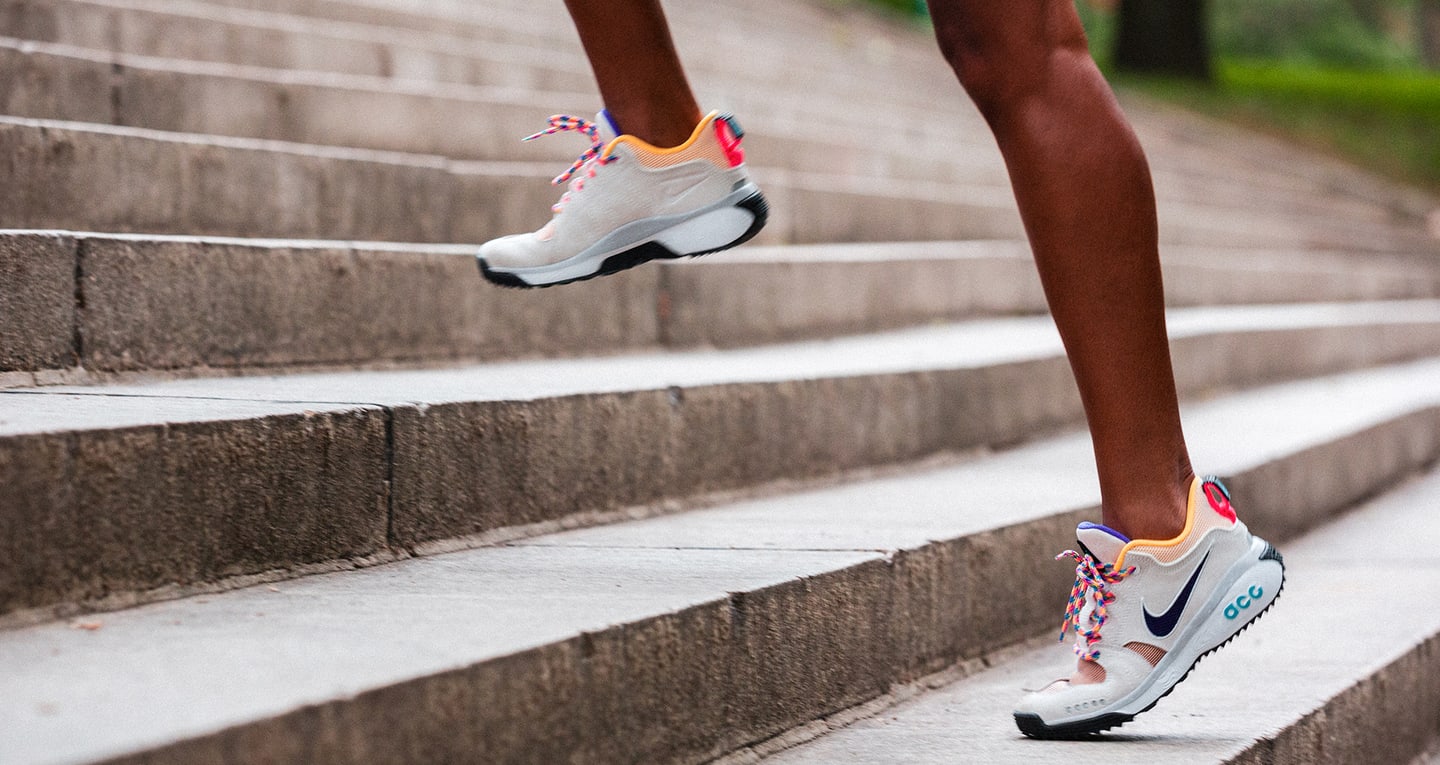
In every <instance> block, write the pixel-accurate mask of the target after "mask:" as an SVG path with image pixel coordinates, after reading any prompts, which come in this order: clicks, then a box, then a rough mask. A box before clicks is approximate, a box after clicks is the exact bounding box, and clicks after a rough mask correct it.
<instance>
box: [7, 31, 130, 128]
mask: <svg viewBox="0 0 1440 765" xmlns="http://www.w3.org/2000/svg"><path fill="white" fill-rule="evenodd" d="M28 47H29V46H27V45H26V44H24V43H18V42H12V41H7V40H3V39H0V71H3V72H5V77H4V79H0V114H10V115H16V116H24V117H45V118H48V119H56V120H84V121H88V122H100V123H107V124H108V123H111V122H113V121H114V119H115V108H114V104H113V102H112V99H111V97H110V96H111V87H112V83H111V79H112V77H113V76H114V74H113V71H112V69H111V67H110V66H109V65H108V64H106V63H103V62H101V61H95V60H85V59H80V58H70V57H59V56H45V55H37V54H35V53H34V52H32V51H30V50H28Z"/></svg>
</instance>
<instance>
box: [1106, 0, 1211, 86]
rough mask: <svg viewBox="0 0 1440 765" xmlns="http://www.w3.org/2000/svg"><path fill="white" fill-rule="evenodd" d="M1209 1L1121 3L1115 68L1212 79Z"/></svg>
mask: <svg viewBox="0 0 1440 765" xmlns="http://www.w3.org/2000/svg"><path fill="white" fill-rule="evenodd" d="M1205 6H1206V0H1120V8H1119V13H1118V17H1117V22H1118V23H1117V26H1118V29H1117V30H1116V35H1115V66H1116V67H1117V68H1118V69H1122V70H1125V71H1129V72H1139V73H1153V74H1170V75H1179V76H1182V77H1191V78H1195V79H1200V80H1209V79H1210V78H1211V74H1212V68H1211V55H1210V35H1209V30H1208V28H1207V24H1206V13H1205V11H1206V8H1205Z"/></svg>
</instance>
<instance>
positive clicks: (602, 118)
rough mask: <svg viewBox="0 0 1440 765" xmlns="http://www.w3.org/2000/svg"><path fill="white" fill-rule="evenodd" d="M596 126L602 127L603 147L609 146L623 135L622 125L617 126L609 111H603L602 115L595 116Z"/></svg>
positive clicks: (601, 139)
mask: <svg viewBox="0 0 1440 765" xmlns="http://www.w3.org/2000/svg"><path fill="white" fill-rule="evenodd" d="M595 124H596V125H598V126H600V143H601V144H602V145H603V144H608V143H610V142H611V141H613V140H615V138H616V137H617V136H620V135H622V133H621V132H620V125H618V124H616V122H615V118H614V117H612V116H611V115H610V110H609V109H601V110H600V113H599V114H596V115H595Z"/></svg>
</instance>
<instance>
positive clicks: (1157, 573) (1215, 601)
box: [1015, 478, 1285, 738]
mask: <svg viewBox="0 0 1440 765" xmlns="http://www.w3.org/2000/svg"><path fill="white" fill-rule="evenodd" d="M1076 536H1077V537H1078V539H1079V542H1080V552H1078V553H1077V552H1075V551H1073V550H1067V551H1066V552H1065V553H1062V554H1061V556H1060V557H1065V556H1067V555H1068V556H1070V557H1073V558H1075V560H1076V561H1077V562H1078V565H1077V566H1076V568H1075V575H1076V579H1075V589H1074V590H1072V591H1071V594H1070V602H1069V605H1068V606H1067V607H1066V610H1065V626H1064V630H1063V631H1062V632H1061V635H1060V637H1061V639H1062V640H1063V639H1064V637H1065V633H1067V632H1068V631H1069V630H1070V629H1072V628H1073V629H1074V630H1075V652H1076V654H1078V655H1079V657H1080V661H1079V664H1078V666H1077V668H1076V671H1075V674H1073V675H1071V676H1070V677H1069V678H1067V679H1063V680H1056V681H1055V682H1053V683H1051V684H1050V685H1049V686H1046V687H1045V688H1043V689H1041V690H1039V691H1035V692H1033V693H1030V694H1029V695H1027V696H1026V697H1025V698H1023V699H1021V700H1020V704H1019V705H1018V707H1017V708H1016V710H1015V724H1016V725H1018V726H1019V727H1020V731H1021V732H1022V733H1024V734H1025V735H1027V736H1033V737H1035V738H1070V737H1075V736H1082V735H1086V734H1091V733H1098V732H1100V731H1103V730H1106V729H1108V728H1113V727H1115V726H1117V725H1121V724H1124V723H1126V722H1129V721H1130V720H1132V719H1134V718H1135V715H1138V714H1140V713H1141V712H1144V711H1146V710H1148V709H1149V708H1150V707H1153V706H1155V702H1156V701H1158V700H1159V699H1160V697H1162V696H1164V695H1165V694H1167V693H1169V692H1170V690H1171V689H1173V688H1174V687H1175V686H1176V685H1178V684H1179V683H1180V681H1181V680H1184V679H1185V677H1186V675H1188V674H1189V673H1190V670H1191V669H1192V668H1193V667H1194V666H1195V664H1197V663H1198V662H1199V661H1200V659H1201V657H1203V656H1205V655H1206V654H1208V653H1210V652H1211V651H1213V650H1215V649H1217V648H1219V647H1220V646H1222V645H1224V644H1226V643H1228V642H1229V641H1230V639H1231V638H1233V637H1235V636H1236V635H1238V634H1239V633H1240V632H1241V630H1244V629H1245V627H1247V626H1248V625H1249V624H1250V622H1252V621H1254V620H1255V619H1257V618H1259V616H1260V614H1262V613H1264V612H1265V610H1266V609H1268V608H1269V607H1270V604H1271V603H1273V602H1274V601H1275V598H1276V596H1278V595H1279V594H1280V588H1281V587H1282V586H1284V583H1285V564H1284V561H1283V560H1282V559H1281V557H1280V553H1279V552H1277V551H1276V550H1275V548H1274V547H1271V546H1270V543H1268V542H1266V541H1265V540H1263V539H1260V538H1259V537H1256V536H1253V535H1252V534H1251V533H1250V531H1249V530H1248V529H1246V528H1245V524H1244V523H1242V522H1240V521H1239V520H1238V519H1237V518H1236V517H1235V511H1234V510H1233V509H1232V508H1231V506H1230V493H1229V491H1228V490H1227V489H1226V488H1225V485H1224V484H1222V483H1220V481H1219V480H1218V479H1215V478H1206V479H1204V480H1203V481H1202V480H1199V479H1197V480H1196V481H1195V482H1194V483H1193V484H1192V485H1191V487H1190V501H1189V508H1188V510H1187V516H1186V521H1185V530H1184V531H1182V532H1181V533H1180V536H1178V537H1176V538H1174V539H1171V540H1167V541H1148V540H1140V539H1137V540H1130V539H1128V538H1126V537H1125V536H1124V535H1123V534H1120V533H1119V532H1116V531H1114V530H1111V529H1108V528H1106V527H1104V526H1101V525H1098V524H1093V523H1082V524H1080V528H1079V529H1078V530H1077V532H1076ZM1102 631H1103V633H1104V634H1103V635H1102V634H1101V633H1102Z"/></svg>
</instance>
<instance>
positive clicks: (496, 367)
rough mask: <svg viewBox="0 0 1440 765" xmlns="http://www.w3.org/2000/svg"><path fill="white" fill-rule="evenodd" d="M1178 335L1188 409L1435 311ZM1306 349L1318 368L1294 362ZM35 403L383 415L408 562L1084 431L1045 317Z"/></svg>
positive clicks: (1382, 306)
mask: <svg viewBox="0 0 1440 765" xmlns="http://www.w3.org/2000/svg"><path fill="white" fill-rule="evenodd" d="M1172 332H1173V335H1174V337H1175V341H1176V343H1177V344H1178V345H1180V346H1181V347H1182V348H1187V349H1193V350H1194V352H1195V355H1197V356H1200V357H1201V358H1202V360H1203V361H1204V362H1205V363H1204V364H1196V365H1194V366H1191V365H1188V364H1187V365H1183V366H1181V368H1180V369H1181V376H1180V378H1179V384H1180V386H1181V390H1182V391H1183V392H1184V393H1186V394H1190V395H1193V394H1199V393H1203V392H1207V391H1211V390H1214V389H1216V388H1233V387H1238V386H1244V385H1254V384H1259V383H1263V382H1270V381H1274V380H1277V379H1291V378H1293V377H1295V376H1296V375H1302V376H1303V375H1312V374H1317V373H1320V372H1325V371H1332V372H1333V371H1340V370H1344V369H1351V368H1354V367H1355V366H1357V365H1368V364H1374V363H1380V362H1382V361H1399V360H1404V359H1410V358H1416V357H1423V356H1428V355H1432V354H1433V353H1434V351H1435V349H1436V348H1437V347H1440V304H1435V303H1434V302H1417V303H1413V304H1405V303H1376V304H1355V305H1350V306H1339V305H1334V306H1310V305H1300V306H1276V307H1250V308H1225V309H1191V310H1188V311H1177V312H1175V314H1174V316H1173V318H1172ZM1287 340H1288V342H1287ZM1332 341H1333V342H1332ZM1301 342H1303V343H1307V344H1313V345H1314V346H1315V347H1316V348H1317V349H1318V350H1315V351H1314V352H1293V351H1291V350H1290V346H1291V345H1293V344H1297V343H1301ZM1277 349H1278V350H1277ZM1279 351H1284V352H1279ZM1202 352H1203V353H1202ZM1386 354H1393V356H1392V357H1390V358H1385V355H1386ZM41 390H42V391H43V390H56V391H61V392H64V391H67V390H68V391H69V392H73V393H103V394H109V395H131V396H159V397H165V398H171V397H197V398H219V399H240V400H251V401H257V402H263V401H301V402H306V401H311V402H337V401H340V402H351V403H356V404H370V405H376V406H384V407H386V408H387V409H389V410H390V411H391V412H392V413H393V415H392V416H393V431H392V433H391V440H392V444H393V452H392V453H393V458H392V460H393V462H392V464H393V470H394V476H393V486H392V490H393V492H394V509H395V514H394V518H393V521H392V525H391V534H392V536H391V541H392V543H394V544H396V545H399V546H401V547H407V548H408V547H411V546H415V545H421V544H424V543H428V542H435V541H438V540H445V539H452V538H455V537H459V536H466V535H470V534H475V533H479V532H485V531H490V530H494V529H498V528H503V527H507V526H515V525H521V524H528V523H534V522H538V521H549V520H557V519H562V518H566V517H570V516H574V515H576V514H578V513H586V512H605V511H612V510H618V509H622V508H626V507H631V506H635V505H645V504H652V503H656V502H661V501H665V500H672V499H680V498H684V497H691V496H695V495H697V494H703V493H707V492H713V491H722V490H730V489H739V488H744V487H750V486H755V485H758V484H762V483H766V482H771V481H776V480H782V479H796V478H809V477H820V476H826V475H833V474H836V473H838V472H841V471H846V470H851V469H855V468H862V467H869V466H875V465H884V464H893V463H899V462H905V461H908V460H914V459H920V458H923V457H926V456H930V455H934V454H937V453H943V452H951V451H957V450H965V449H970V448H974V447H978V446H995V445H1004V444H1011V443H1016V442H1019V441H1021V440H1024V439H1027V438H1033V437H1034V435H1035V434H1036V433H1043V432H1046V431H1050V430H1054V429H1057V428H1062V427H1066V426H1069V425H1071V424H1074V423H1077V422H1079V421H1081V418H1082V412H1081V408H1080V402H1079V398H1078V396H1077V395H1076V394H1075V391H1074V383H1073V381H1072V378H1071V375H1070V371H1069V367H1068V365H1067V363H1066V361H1065V359H1064V356H1063V355H1062V353H1061V348H1060V344H1059V340H1058V338H1057V337H1056V335H1055V332H1054V329H1053V327H1052V326H1051V324H1050V322H1049V320H1048V319H1047V318H1045V317H1030V318H1016V319H1008V320H987V321H976V322H968V323H965V324H959V325H953V326H948V327H935V328H927V329H914V330H908V331H904V332H897V333H889V334H883V335H874V336H866V337H854V338H846V339H842V340H832V341H824V342H814V343H796V344H789V345H779V346H770V347H764V348H755V349H745V350H734V351H693V352H687V353H666V354H658V355H639V356H626V357H617V358H594V359H575V360H553V361H533V362H512V363H502V364H491V365H486V366H482V367H471V368H460V369H453V370H435V371H404V372H374V373H336V374H309V375H290V376H284V377H261V378H244V379H236V378H231V379H207V380H189V381H176V382H170V383H159V384H150V385H120V386H109V387H106V388H103V389H81V388H72V389H65V388H57V389H41ZM38 395H44V393H43V392H42V393H40V394H38ZM837 411H843V412H846V413H847V415H846V416H845V417H835V416H834V412H837ZM1425 443H1428V442H1425ZM1419 448H1421V449H1422V450H1423V449H1424V448H1428V447H1427V446H1425V445H1424V444H1422V445H1421V446H1420V447H1419Z"/></svg>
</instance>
